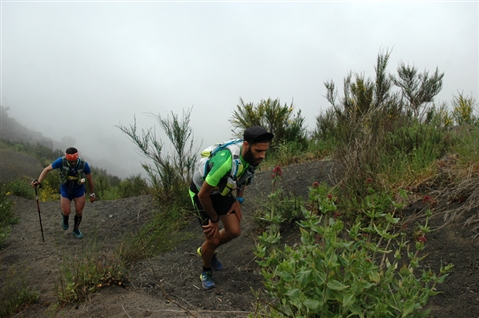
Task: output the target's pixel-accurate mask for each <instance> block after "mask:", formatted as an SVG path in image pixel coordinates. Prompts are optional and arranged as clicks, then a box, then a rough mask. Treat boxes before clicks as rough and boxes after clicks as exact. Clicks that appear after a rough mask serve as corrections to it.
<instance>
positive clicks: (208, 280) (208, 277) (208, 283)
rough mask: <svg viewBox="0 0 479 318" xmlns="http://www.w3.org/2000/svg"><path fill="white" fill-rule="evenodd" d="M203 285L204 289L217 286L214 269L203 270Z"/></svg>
mask: <svg viewBox="0 0 479 318" xmlns="http://www.w3.org/2000/svg"><path fill="white" fill-rule="evenodd" d="M200 279H201V285H202V286H203V288H204V289H211V288H215V287H216V284H215V282H214V280H213V272H212V271H203V272H201V275H200Z"/></svg>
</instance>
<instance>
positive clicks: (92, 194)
mask: <svg viewBox="0 0 479 318" xmlns="http://www.w3.org/2000/svg"><path fill="white" fill-rule="evenodd" d="M95 200H96V195H95V193H90V203H93V202H95Z"/></svg>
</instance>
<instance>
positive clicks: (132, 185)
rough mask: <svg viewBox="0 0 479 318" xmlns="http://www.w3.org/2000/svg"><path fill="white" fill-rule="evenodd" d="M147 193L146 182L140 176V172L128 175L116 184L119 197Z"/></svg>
mask: <svg viewBox="0 0 479 318" xmlns="http://www.w3.org/2000/svg"><path fill="white" fill-rule="evenodd" d="M148 193H149V187H148V183H147V182H146V180H145V179H143V178H142V177H141V174H137V175H133V176H130V177H128V178H126V179H125V180H123V181H122V182H121V183H120V184H119V185H118V194H119V196H120V198H129V197H136V196H140V195H146V194H148Z"/></svg>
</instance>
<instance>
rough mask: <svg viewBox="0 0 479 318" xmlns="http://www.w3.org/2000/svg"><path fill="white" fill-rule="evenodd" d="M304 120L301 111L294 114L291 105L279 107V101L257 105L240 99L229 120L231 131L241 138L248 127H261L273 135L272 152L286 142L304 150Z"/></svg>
mask: <svg viewBox="0 0 479 318" xmlns="http://www.w3.org/2000/svg"><path fill="white" fill-rule="evenodd" d="M304 121H305V118H304V117H302V116H301V110H298V112H297V113H294V106H293V103H291V104H290V105H288V104H284V105H281V102H280V100H279V99H275V100H272V99H271V98H268V99H266V100H262V101H260V102H259V103H258V104H253V103H246V104H245V103H244V101H243V100H242V99H240V105H237V106H236V110H235V111H234V112H233V116H232V118H231V119H230V122H231V124H232V125H233V131H235V133H236V134H237V135H238V136H242V133H243V131H244V130H245V129H246V128H248V127H250V126H263V127H264V128H266V129H267V130H268V131H270V132H271V133H273V134H274V136H275V137H274V140H273V143H272V150H273V151H274V150H275V149H276V147H277V145H279V144H281V143H287V142H296V143H298V144H299V146H300V147H301V148H302V149H304V148H305V147H306V146H307V142H306V140H307V139H306V128H305V126H304Z"/></svg>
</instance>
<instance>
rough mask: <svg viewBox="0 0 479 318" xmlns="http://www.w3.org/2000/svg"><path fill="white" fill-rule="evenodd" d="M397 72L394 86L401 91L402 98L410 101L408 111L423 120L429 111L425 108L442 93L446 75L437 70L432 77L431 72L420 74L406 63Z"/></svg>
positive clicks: (400, 65)
mask: <svg viewBox="0 0 479 318" xmlns="http://www.w3.org/2000/svg"><path fill="white" fill-rule="evenodd" d="M397 72H398V77H397V78H394V84H396V85H397V86H398V87H399V88H400V89H401V92H402V96H403V97H405V98H406V100H407V101H408V104H407V109H408V111H410V112H411V114H412V116H413V117H414V118H417V119H423V116H424V114H425V113H426V111H427V109H426V108H425V107H423V106H424V104H426V103H431V102H433V101H434V97H435V96H436V95H437V94H439V92H440V91H441V89H442V78H443V77H444V73H441V74H439V70H438V69H437V68H436V71H435V72H434V75H432V76H431V77H430V76H429V72H427V71H425V72H424V73H422V74H420V73H418V72H417V68H416V67H414V66H409V65H405V64H404V63H400V64H399V67H398V69H397Z"/></svg>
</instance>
